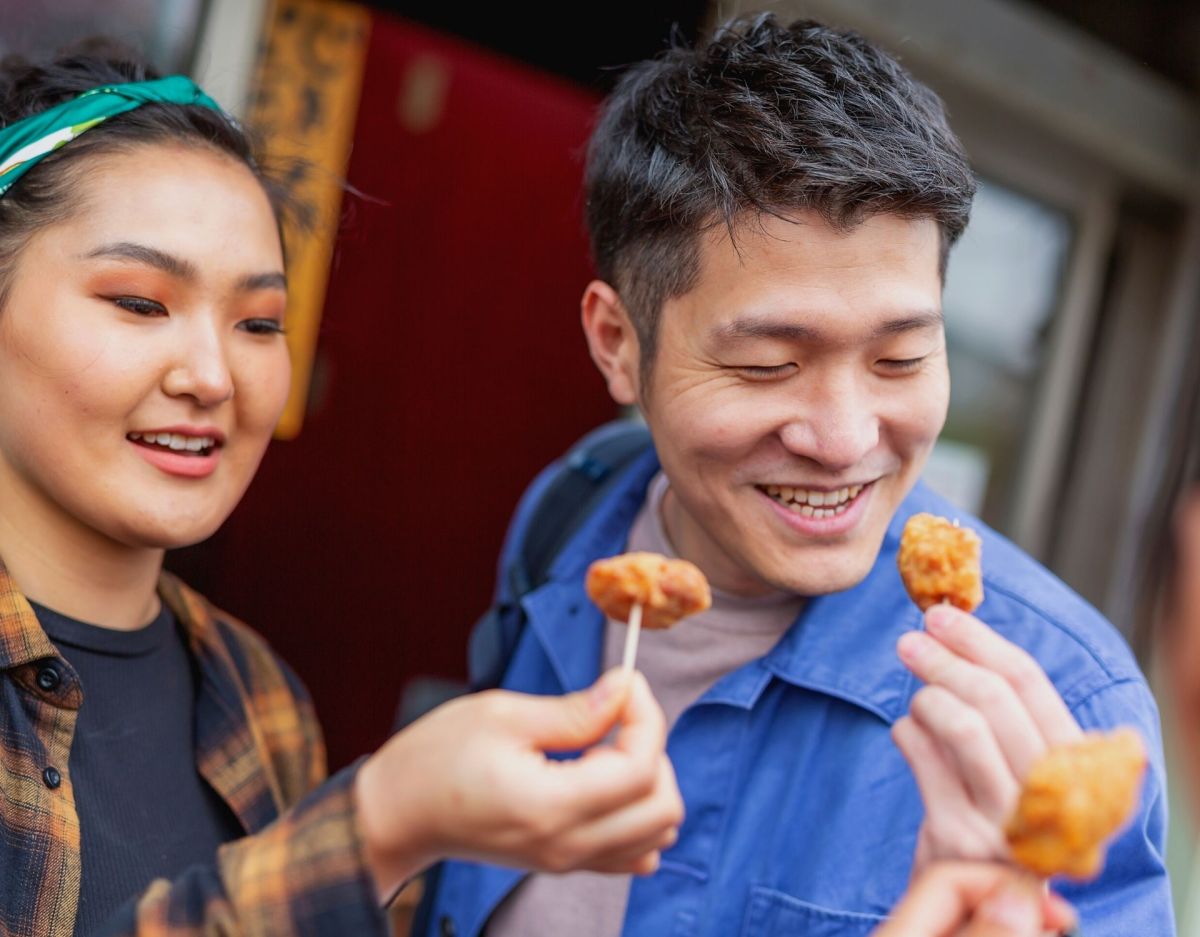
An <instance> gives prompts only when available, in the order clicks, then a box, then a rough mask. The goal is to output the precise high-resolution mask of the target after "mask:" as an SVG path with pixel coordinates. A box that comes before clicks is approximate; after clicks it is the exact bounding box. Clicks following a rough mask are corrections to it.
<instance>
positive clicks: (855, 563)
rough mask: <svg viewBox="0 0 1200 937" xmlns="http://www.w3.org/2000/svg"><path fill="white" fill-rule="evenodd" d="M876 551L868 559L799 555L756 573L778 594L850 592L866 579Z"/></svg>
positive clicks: (814, 594) (855, 556)
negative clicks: (817, 557)
mask: <svg viewBox="0 0 1200 937" xmlns="http://www.w3.org/2000/svg"><path fill="white" fill-rule="evenodd" d="M877 555H878V551H874V552H872V553H871V555H870V556H869V557H863V556H861V555H860V554H857V553H856V555H854V556H847V557H844V558H839V557H821V558H820V559H818V560H815V561H814V559H813V558H812V557H811V556H800V557H796V558H795V559H794V560H791V561H788V562H787V563H786V564H780V563H772V564H770V567H771V568H768V569H761V570H759V577H760V578H761V579H762V580H763V581H764V582H767V583H769V584H770V585H771V586H773V587H774V588H776V589H778V590H780V591H782V592H791V593H794V594H796V595H803V596H818V595H830V594H832V593H834V592H844V591H846V590H847V589H853V588H854V587H855V586H857V585H858V584H859V583H860V582H862V581H863V580H864V579H866V578H867V576H868V575H869V574H870V572H871V568H872V567H873V566H874V564H875V558H876V556H877Z"/></svg>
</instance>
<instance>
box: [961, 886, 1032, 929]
mask: <svg viewBox="0 0 1200 937" xmlns="http://www.w3.org/2000/svg"><path fill="white" fill-rule="evenodd" d="M1039 910H1040V909H1039V907H1038V902H1036V901H1031V900H1030V895H1029V893H1028V891H1025V890H1022V889H1020V888H1017V887H1014V886H1012V885H1005V886H1004V887H1003V888H1001V889H1000V890H999V891H997V892H995V893H994V894H992V895H990V896H988V897H987V898H985V899H984V900H983V902H982V903H981V904H980V905H979V911H978V914H977V915H976V916H977V917H978V918H979V919H981V920H984V921H988V922H990V923H992V924H1002V925H1003V926H1005V927H1008V928H1011V929H1012V930H1015V931H1017V932H1018V933H1025V932H1026V931H1033V930H1036V929H1038V926H1039V925H1040V924H1041V923H1042V921H1041V916H1040V915H1039V913H1038V911H1039Z"/></svg>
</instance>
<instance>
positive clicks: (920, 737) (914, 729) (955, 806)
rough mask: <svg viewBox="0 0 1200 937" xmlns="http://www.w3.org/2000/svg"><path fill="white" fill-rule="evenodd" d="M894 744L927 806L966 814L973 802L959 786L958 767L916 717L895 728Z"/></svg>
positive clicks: (898, 722)
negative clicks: (955, 766) (951, 761)
mask: <svg viewBox="0 0 1200 937" xmlns="http://www.w3.org/2000/svg"><path fill="white" fill-rule="evenodd" d="M892 740H893V741H894V742H895V743H896V746H897V747H898V748H899V749H900V753H901V754H902V755H903V756H904V760H905V761H907V762H908V766H909V768H911V769H912V773H913V776H914V777H915V778H916V780H917V789H918V790H919V791H920V792H921V800H923V801H924V802H925V804H926V805H929V804H934V805H937V806H938V807H940V808H942V809H945V810H954V811H957V810H966V809H967V808H969V807H970V799H969V797H968V796H967V792H966V789H965V788H964V787H963V786H962V784H961V783H959V780H958V774H957V772H956V771H955V769H954V766H953V765H952V764H951V763H950V762H949V761H948V760H947V759H946V756H945V755H944V754H943V752H942V750H941V748H940V747H939V746H938V745H937V743H936V742H935V741H934V740H933V737H932V736H931V735H930V734H929V733H928V732H926V731H925V730H924V729H923V728H921V726H920V725H918V724H917V722H916V720H915V719H913V717H912V716H903V717H901V718H900V719H897V720H896V722H895V724H894V725H893V726H892Z"/></svg>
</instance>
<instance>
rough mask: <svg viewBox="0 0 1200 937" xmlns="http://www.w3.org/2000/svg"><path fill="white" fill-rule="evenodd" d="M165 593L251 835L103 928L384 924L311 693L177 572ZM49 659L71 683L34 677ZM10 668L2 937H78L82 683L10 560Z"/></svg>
mask: <svg viewBox="0 0 1200 937" xmlns="http://www.w3.org/2000/svg"><path fill="white" fill-rule="evenodd" d="M159 594H160V595H161V597H162V599H163V601H164V602H166V603H167V604H168V605H169V606H170V608H171V609H172V610H173V611H174V612H175V615H176V616H177V617H178V619H179V621H180V623H181V624H182V625H183V627H184V629H185V631H186V633H187V635H188V638H189V644H190V647H191V651H192V654H193V656H194V657H195V659H196V661H197V662H198V665H199V672H200V690H199V694H198V698H197V701H196V713H195V729H196V740H195V743H196V765H197V768H198V770H199V771H200V773H201V774H202V775H203V776H204V777H205V778H206V779H207V780H208V782H209V783H210V784H211V785H212V786H213V788H214V789H215V790H216V791H217V793H218V794H220V795H221V797H222V798H224V800H225V802H226V803H227V804H228V805H229V807H230V809H231V810H232V811H233V812H234V814H235V815H236V816H237V817H238V819H239V820H240V821H241V823H242V825H243V827H244V828H245V829H246V831H247V833H248V834H251V835H248V836H246V837H245V838H243V839H240V840H238V841H236V842H233V843H229V844H227V845H225V846H223V847H222V848H221V850H220V851H219V852H218V855H217V858H216V861H215V863H214V865H213V866H211V867H208V868H204V867H195V868H193V869H190V870H188V871H187V872H186V873H185V874H184V875H183V876H181V877H180V878H179V879H177V880H175V881H174V882H167V881H165V880H164V881H157V882H155V883H153V884H152V885H151V887H150V888H149V889H148V890H147V891H146V893H145V894H143V895H141V896H131V900H130V902H129V903H128V904H127V905H126V906H125V908H124V909H123V910H122V911H121V913H120V914H119V915H118V916H117V919H115V920H113V921H112V922H110V925H109V927H107V928H106V929H105V933H106V934H110V935H119V934H128V935H135V934H136V935H162V937H182V935H201V934H206V935H218V934H219V935H222V937H234V935H245V937H267V935H271V937H291V935H297V937H298V935H301V934H303V935H314V937H320V935H330V937H333V935H341V934H365V935H370V934H386V933H387V926H386V923H385V918H384V916H383V914H382V912H381V911H380V910H379V908H378V907H377V906H376V903H375V894H374V889H373V886H372V884H371V881H370V878H369V876H368V875H367V872H366V869H365V866H364V862H363V858H362V851H361V846H360V843H359V840H358V837H357V833H356V830H355V820H354V803H353V791H352V787H353V778H354V770H355V769H354V768H353V767H352V768H349V769H347V770H346V771H343V772H341V773H340V774H339V775H337V776H336V777H334V778H333V779H331V780H330V781H328V782H326V783H325V784H324V785H321V782H322V780H323V779H324V776H325V747H324V743H323V741H322V738H321V732H320V728H319V727H318V725H317V721H316V716H315V714H314V712H313V708H312V704H311V702H310V700H309V698H308V695H307V693H306V691H305V690H304V687H303V686H302V685H301V684H300V682H299V680H298V679H297V678H296V677H295V675H294V674H292V673H291V671H289V670H288V669H287V667H286V666H285V665H284V664H283V663H282V662H280V661H279V659H278V658H276V657H275V655H274V654H273V653H272V652H271V650H270V648H269V647H268V646H267V644H266V642H264V641H263V639H262V638H260V637H259V636H258V635H256V634H255V633H254V632H252V631H250V630H249V629H248V628H246V627H245V626H244V625H242V624H241V623H239V622H237V621H236V620H234V619H232V618H230V617H228V616H226V615H224V614H223V613H221V612H219V611H217V610H216V609H214V608H213V607H212V606H210V605H209V604H208V603H207V602H205V601H204V599H202V598H201V597H200V596H199V595H197V594H196V593H195V592H192V591H191V590H190V589H188V588H187V587H186V586H184V585H183V584H182V583H180V582H179V581H178V580H177V579H175V578H174V577H173V576H170V575H169V574H166V573H164V574H163V577H162V579H161V581H160V583H159ZM50 661H54V662H55V667H56V668H57V669H58V670H59V672H60V673H61V674H62V681H61V683H60V684H59V685H58V686H57V687H55V688H54V689H53V690H46V689H43V688H41V687H40V686H39V685H38V682H37V675H38V672H39V671H40V670H41V668H43V667H44V666H45V665H46V664H47V663H49V662H50ZM0 672H2V673H3V680H2V681H0V937H70V935H71V934H72V933H73V931H74V927H75V912H76V907H77V905H78V901H79V881H80V839H79V818H78V816H77V814H76V812H75V797H74V791H73V788H72V786H71V778H70V776H69V772H68V762H67V759H68V755H69V753H70V749H71V740H72V738H73V736H74V732H75V717H76V714H77V712H78V710H79V707H80V705H81V702H82V700H83V697H84V693H85V692H86V691H85V689H84V688H81V687H80V685H79V678H78V676H77V675H76V674H75V672H74V671H73V670H72V669H71V667H70V665H69V664H67V662H66V661H65V660H64V659H63V658H62V657H61V655H59V653H58V652H57V650H56V649H55V648H54V645H53V644H51V642H50V640H49V639H48V638H47V637H46V634H45V632H43V631H42V628H41V626H40V625H39V624H38V621H37V617H36V616H35V615H34V613H33V610H32V609H31V608H30V606H29V603H28V602H26V600H25V598H24V596H22V595H21V593H20V592H19V591H18V590H17V588H16V586H15V585H14V583H13V582H12V580H11V578H10V577H9V576H8V574H7V572H6V571H5V570H4V568H3V566H0ZM49 768H54V769H56V770H57V771H58V773H59V775H60V776H61V782H60V783H59V784H58V785H57V786H54V787H52V786H50V784H49V783H48V782H47V780H46V772H47V769H49ZM318 785H321V786H320V787H318Z"/></svg>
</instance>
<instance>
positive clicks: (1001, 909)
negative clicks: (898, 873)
mask: <svg viewBox="0 0 1200 937" xmlns="http://www.w3.org/2000/svg"><path fill="white" fill-rule="evenodd" d="M1074 926H1075V913H1074V912H1073V911H1072V910H1071V907H1070V906H1069V905H1068V904H1067V903H1066V902H1065V901H1063V900H1062V899H1061V898H1059V897H1058V896H1057V895H1052V894H1050V893H1049V892H1047V891H1046V890H1045V889H1044V888H1043V887H1042V885H1041V883H1040V882H1039V881H1038V880H1037V879H1034V878H1031V877H1030V876H1029V875H1027V874H1026V873H1023V872H1018V871H1016V870H1014V869H1011V868H1009V867H1007V866H1003V865H999V864H996V863H983V862H937V863H934V864H933V865H931V866H930V867H929V868H928V869H926V870H925V871H924V872H923V873H922V874H921V875H920V877H919V878H917V879H916V880H915V881H914V882H913V885H912V887H911V888H910V889H909V890H908V892H907V894H905V896H904V897H903V898H902V899H901V900H900V903H899V904H898V905H896V907H895V909H894V910H893V912H892V916H891V917H890V918H888V921H887V923H886V924H884V925H883V926H882V927H880V928H879V929H878V930H876V931H875V933H874V934H873V935H872V937H1040V935H1041V934H1043V933H1046V932H1050V933H1061V932H1062V931H1066V930H1069V929H1070V928H1072V927H1074Z"/></svg>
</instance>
